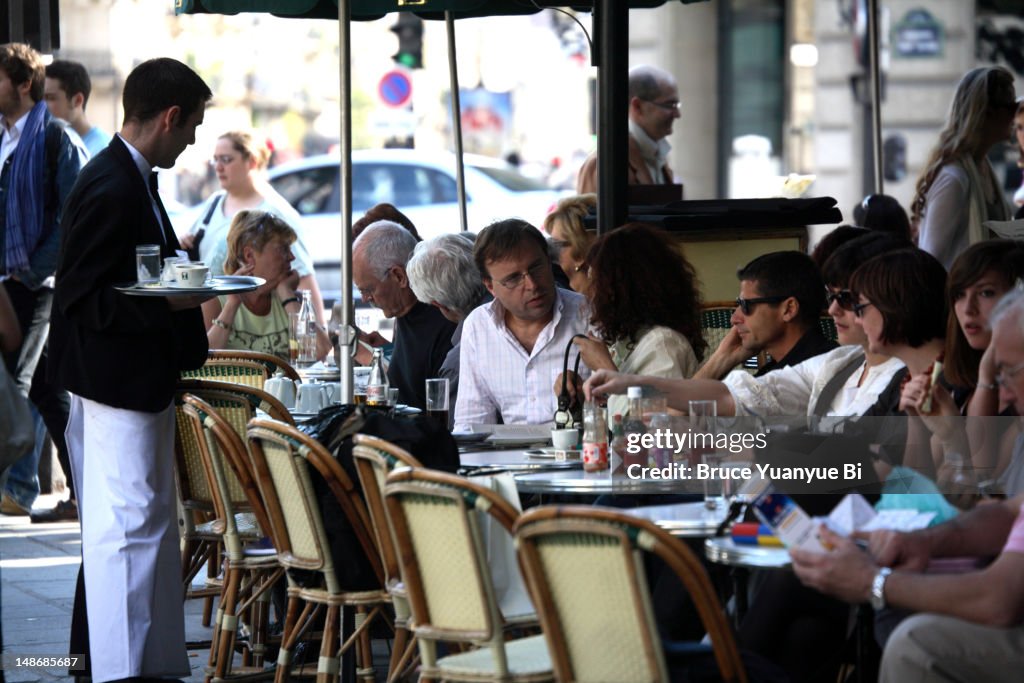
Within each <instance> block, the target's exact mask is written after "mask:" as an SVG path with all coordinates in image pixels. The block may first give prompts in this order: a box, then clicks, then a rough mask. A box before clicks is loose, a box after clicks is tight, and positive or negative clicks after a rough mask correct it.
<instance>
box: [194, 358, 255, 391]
mask: <svg viewBox="0 0 1024 683" xmlns="http://www.w3.org/2000/svg"><path fill="white" fill-rule="evenodd" d="M272 375H273V371H272V370H271V369H270V368H268V367H267V365H266V364H264V363H263V362H262V361H259V360H255V359H252V358H240V357H230V358H214V357H212V356H211V357H210V358H207V359H206V362H205V363H203V366H202V367H201V368H198V369H196V370H186V371H185V372H183V373H181V378H182V379H205V380H213V381H219V382H231V383H232V384H242V385H245V386H247V387H253V388H254V389H262V388H263V385H264V383H265V382H266V381H267V380H268V379H269V378H270V377H271V376H272Z"/></svg>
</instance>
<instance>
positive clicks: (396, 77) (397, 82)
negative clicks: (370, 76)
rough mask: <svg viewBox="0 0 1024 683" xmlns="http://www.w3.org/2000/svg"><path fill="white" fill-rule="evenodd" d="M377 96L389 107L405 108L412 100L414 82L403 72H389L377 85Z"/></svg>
mask: <svg viewBox="0 0 1024 683" xmlns="http://www.w3.org/2000/svg"><path fill="white" fill-rule="evenodd" d="M377 94H378V95H380V99H381V101H382V102H384V104H386V105H388V106H389V107H404V106H405V105H407V104H409V100H410V99H412V81H410V80H409V77H408V76H407V75H405V74H404V73H402V72H401V71H389V72H387V73H386V74H384V75H383V76H382V77H381V79H380V83H378V84H377Z"/></svg>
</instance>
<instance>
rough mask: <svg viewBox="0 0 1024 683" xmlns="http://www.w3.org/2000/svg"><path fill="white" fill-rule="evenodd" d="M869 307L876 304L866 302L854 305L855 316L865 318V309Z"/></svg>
mask: <svg viewBox="0 0 1024 683" xmlns="http://www.w3.org/2000/svg"><path fill="white" fill-rule="evenodd" d="M868 306H874V304H873V303H871V302H870V301H865V302H864V303H858V304H854V305H853V314H854V315H855V316H857V317H858V318H863V317H864V309H865V308H867V307H868Z"/></svg>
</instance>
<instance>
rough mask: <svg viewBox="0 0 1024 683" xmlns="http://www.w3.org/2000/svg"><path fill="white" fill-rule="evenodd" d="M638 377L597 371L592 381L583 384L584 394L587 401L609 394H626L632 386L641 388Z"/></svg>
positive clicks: (608, 371) (591, 376) (591, 378)
mask: <svg viewBox="0 0 1024 683" xmlns="http://www.w3.org/2000/svg"><path fill="white" fill-rule="evenodd" d="M639 379H640V377H639V376H638V375H624V374H623V373H621V372H616V371H613V370H596V371H594V373H593V374H592V375H590V379H588V380H587V381H586V382H584V383H583V393H584V395H585V396H586V397H587V400H588V401H589V400H591V399H593V398H594V396H607V395H608V394H625V393H626V390H627V389H628V388H629V387H632V386H640V385H641V384H642V382H640V381H638V380H639Z"/></svg>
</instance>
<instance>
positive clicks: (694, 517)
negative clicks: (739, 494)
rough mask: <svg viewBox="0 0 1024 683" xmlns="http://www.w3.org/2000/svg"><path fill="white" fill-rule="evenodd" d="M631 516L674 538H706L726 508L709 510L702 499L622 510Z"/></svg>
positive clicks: (726, 510)
mask: <svg viewBox="0 0 1024 683" xmlns="http://www.w3.org/2000/svg"><path fill="white" fill-rule="evenodd" d="M623 512H626V513H628V514H630V515H632V516H633V517H640V518H642V519H646V520H649V521H651V522H654V523H655V524H657V525H658V526H660V527H661V528H662V529H664V530H665V531H667V532H669V533H670V534H672V535H673V536H675V537H676V538H707V537H708V536H711V535H713V534H714V533H715V531H717V530H718V527H719V525H720V524H721V523H722V520H724V519H725V517H726V515H727V514H728V512H729V510H728V508H716V509H713V510H709V509H708V508H707V506H705V505H704V501H702V500H698V501H694V502H692V503H674V504H670V505H646V506H642V507H635V508H628V509H626V510H623Z"/></svg>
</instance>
